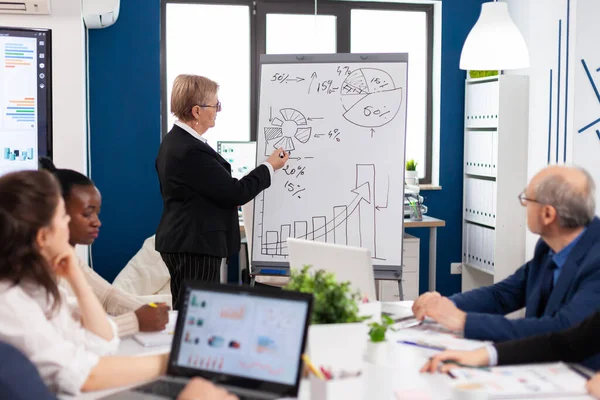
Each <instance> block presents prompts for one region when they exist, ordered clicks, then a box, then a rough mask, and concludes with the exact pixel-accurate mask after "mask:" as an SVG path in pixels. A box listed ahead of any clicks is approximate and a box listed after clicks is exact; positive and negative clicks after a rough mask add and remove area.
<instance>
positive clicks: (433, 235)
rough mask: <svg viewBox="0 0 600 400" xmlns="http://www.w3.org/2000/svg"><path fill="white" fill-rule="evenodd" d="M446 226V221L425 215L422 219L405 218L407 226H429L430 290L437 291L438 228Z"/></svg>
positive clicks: (405, 225)
mask: <svg viewBox="0 0 600 400" xmlns="http://www.w3.org/2000/svg"><path fill="white" fill-rule="evenodd" d="M444 226H446V221H444V220H441V219H437V218H433V217H429V216H426V215H423V220H422V221H413V220H411V219H409V218H405V219H404V229H406V228H429V291H430V292H433V291H435V273H436V264H437V228H438V227H444Z"/></svg>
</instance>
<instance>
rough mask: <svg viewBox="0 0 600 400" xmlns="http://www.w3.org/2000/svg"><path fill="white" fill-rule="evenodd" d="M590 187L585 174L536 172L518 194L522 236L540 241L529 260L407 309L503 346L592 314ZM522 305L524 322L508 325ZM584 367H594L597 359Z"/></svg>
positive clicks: (597, 236) (598, 240)
mask: <svg viewBox="0 0 600 400" xmlns="http://www.w3.org/2000/svg"><path fill="white" fill-rule="evenodd" d="M595 191H596V188H595V184H594V181H593V179H592V177H591V176H590V175H589V173H587V172H586V171H585V170H583V169H580V168H576V167H564V166H552V167H547V168H545V169H543V170H542V171H541V172H539V173H538V174H537V175H536V176H535V177H534V178H533V179H532V180H531V182H530V183H529V185H528V186H527V188H526V189H525V191H524V192H523V193H521V195H520V196H519V200H520V202H521V204H522V205H523V206H524V207H527V225H528V227H529V230H530V231H531V232H533V233H536V234H539V235H540V237H541V238H540V240H539V241H538V243H537V245H536V247H535V252H534V255H533V258H532V259H531V260H530V261H528V262H527V263H525V265H523V266H521V267H520V268H519V269H517V271H516V272H515V273H514V274H513V275H511V276H509V277H508V278H506V279H504V280H503V281H501V282H498V283H496V284H494V285H492V286H489V287H484V288H480V289H475V290H471V291H469V292H466V293H462V294H457V295H454V296H452V297H450V298H447V297H442V296H441V295H440V294H439V293H435V292H433V293H426V294H423V295H422V296H420V297H419V298H418V299H417V300H416V301H415V303H414V305H413V312H414V314H415V316H416V317H417V319H423V318H425V317H430V318H432V319H434V320H435V321H437V322H438V323H440V324H441V325H443V326H445V327H447V328H448V329H451V330H455V331H464V335H465V337H466V338H471V339H481V340H493V341H505V340H512V339H518V338H523V337H527V336H532V335H538V334H541V333H547V332H553V331H559V330H562V329H565V328H569V327H571V326H573V325H576V324H578V323H579V322H581V321H582V320H583V319H585V318H586V317H587V316H589V315H590V314H592V313H593V312H594V311H597V310H600V220H599V219H598V218H597V217H595V199H594V197H595ZM499 251H510V248H507V249H499ZM523 307H526V314H525V318H520V319H508V318H506V317H505V315H506V314H509V313H511V312H513V311H517V310H519V309H521V308H523ZM586 365H588V366H591V367H593V368H595V369H600V356H597V357H594V360H591V359H590V360H588V362H586Z"/></svg>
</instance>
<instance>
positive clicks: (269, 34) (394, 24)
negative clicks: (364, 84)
mask: <svg viewBox="0 0 600 400" xmlns="http://www.w3.org/2000/svg"><path fill="white" fill-rule="evenodd" d="M162 2H163V17H162V18H163V21H162V22H163V26H162V30H163V31H162V33H163V34H162V43H163V62H162V69H163V125H164V126H163V131H165V132H166V130H167V128H168V127H170V125H171V124H172V122H173V118H172V117H170V116H169V114H168V113H167V112H168V102H169V96H170V87H171V85H172V82H173V79H174V78H175V76H177V74H179V73H186V72H187V73H195V74H200V75H206V76H208V77H210V78H211V79H214V80H216V81H217V82H219V83H220V85H221V89H220V92H219V99H220V100H221V101H222V102H223V112H222V113H221V114H220V115H219V121H218V123H217V126H216V127H215V128H213V129H212V130H210V131H209V133H207V138H208V139H209V142H211V144H213V145H214V144H215V143H214V141H215V140H255V139H256V128H257V127H256V118H257V116H256V114H257V112H258V90H259V87H258V77H259V57H260V54H298V53H336V52H338V53H349V52H353V53H400V52H407V53H409V77H408V79H409V82H410V96H409V101H408V110H407V115H408V117H407V137H406V158H407V159H410V158H413V159H415V160H416V161H417V162H418V168H417V169H418V172H419V177H420V178H421V182H422V183H431V177H432V171H431V166H432V160H431V154H432V72H433V62H432V58H433V9H434V6H433V5H431V4H399V3H385V2H382V3H379V2H354V1H352V2H342V1H327V0H320V1H319V3H318V8H317V15H315V8H314V3H313V2H312V1H310V0H295V1H292V0H277V1H270V0H257V1H256V2H253V1H251V0H250V1H243V0H242V1H236V0H212V1H211V0H196V1H193V0H190V1H189V2H185V1H184V0H162ZM200 26H201V27H202V30H201V31H202V32H203V33H204V34H206V32H216V34H215V35H214V38H215V40H213V41H211V40H210V37H206V36H205V37H203V38H202V39H200V38H199V35H198V31H199V28H198V27H200ZM194 38H198V46H199V50H198V51H197V52H195V51H190V45H189V43H190V40H194ZM167 116H169V117H168V118H167ZM216 138H218V139H216ZM399 168H403V166H399Z"/></svg>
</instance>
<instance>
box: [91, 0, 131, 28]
mask: <svg viewBox="0 0 600 400" xmlns="http://www.w3.org/2000/svg"><path fill="white" fill-rule="evenodd" d="M120 3H121V1H120V0H83V1H82V2H81V5H82V8H83V9H82V14H83V22H84V23H85V26H86V27H87V28H88V29H102V28H106V27H108V26H111V25H112V24H114V23H115V22H117V18H119V7H120Z"/></svg>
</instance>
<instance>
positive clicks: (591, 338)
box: [494, 312, 600, 370]
mask: <svg viewBox="0 0 600 400" xmlns="http://www.w3.org/2000/svg"><path fill="white" fill-rule="evenodd" d="M494 346H495V347H496V350H497V351H498V364H499V365H506V364H527V363H545V362H553V361H564V362H582V361H584V360H586V359H587V360H588V362H587V363H585V364H586V366H587V367H589V368H592V369H594V370H599V369H600V363H598V362H597V361H598V358H597V357H592V356H594V355H596V354H598V353H599V352H600V312H596V313H594V314H592V315H591V316H589V317H587V318H586V319H585V320H583V322H582V323H580V324H579V325H575V326H574V327H572V328H569V329H566V330H564V331H560V332H553V333H548V334H546V335H541V336H532V337H529V338H526V339H520V340H512V341H509V342H502V343H496V344H495V345H494ZM590 357H592V358H590Z"/></svg>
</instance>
